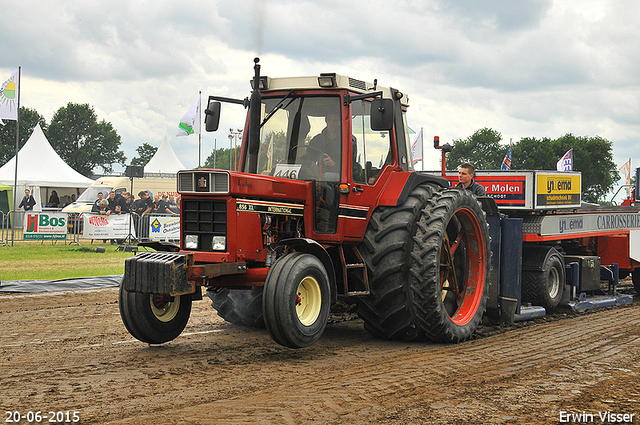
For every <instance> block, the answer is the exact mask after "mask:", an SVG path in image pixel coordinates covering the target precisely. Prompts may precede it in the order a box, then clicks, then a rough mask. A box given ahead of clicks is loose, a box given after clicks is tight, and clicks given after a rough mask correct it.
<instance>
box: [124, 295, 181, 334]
mask: <svg viewBox="0 0 640 425" xmlns="http://www.w3.org/2000/svg"><path fill="white" fill-rule="evenodd" d="M150 297H151V294H141V293H138V292H128V291H126V290H125V289H124V288H123V287H122V285H120V292H119V294H118V304H119V309H120V317H121V318H122V322H123V323H124V326H125V328H127V330H128V331H129V333H130V334H131V335H132V336H133V337H134V338H136V339H138V340H140V341H142V342H146V343H148V344H163V343H165V342H169V341H171V340H174V339H175V338H177V337H178V335H180V334H181V333H182V331H183V330H184V328H185V327H186V325H187V322H188V321H189V315H190V314H191V295H181V296H179V301H178V302H179V303H180V305H179V309H178V310H177V313H176V315H175V317H174V318H173V319H171V320H170V321H165V322H163V321H161V320H159V319H158V318H157V317H156V316H155V315H154V313H153V311H152V309H151V304H150V303H151V301H150ZM176 298H177V297H176Z"/></svg>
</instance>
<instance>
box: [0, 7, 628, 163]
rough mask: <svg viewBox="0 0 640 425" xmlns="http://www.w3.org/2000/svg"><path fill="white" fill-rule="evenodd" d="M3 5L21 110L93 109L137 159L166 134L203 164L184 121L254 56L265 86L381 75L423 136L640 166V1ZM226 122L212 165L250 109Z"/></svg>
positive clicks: (4, 46)
mask: <svg viewBox="0 0 640 425" xmlns="http://www.w3.org/2000/svg"><path fill="white" fill-rule="evenodd" d="M2 10H3V22H5V25H2V26H1V27H0V51H2V52H3V61H2V64H3V66H2V67H0V71H2V72H3V73H4V74H6V75H9V73H10V72H11V71H12V70H13V67H14V66H17V65H21V66H22V68H23V85H22V97H23V99H24V102H23V105H25V106H27V107H31V108H34V109H36V110H38V112H40V113H41V114H42V115H44V116H45V118H46V119H47V120H49V119H50V118H51V116H52V115H53V112H55V110H57V109H58V108H59V107H62V106H64V105H66V104H67V103H68V102H78V103H89V104H90V105H92V106H93V107H94V108H95V110H96V112H97V113H98V116H99V118H100V119H106V120H108V121H111V122H112V123H113V125H114V127H115V128H116V129H117V131H118V133H119V134H120V135H121V136H122V147H123V149H124V150H125V154H126V155H127V157H129V158H132V157H133V156H135V155H136V152H135V148H136V147H138V146H139V145H141V144H142V143H145V142H146V143H150V144H152V145H154V146H159V145H160V143H161V142H162V140H163V139H164V137H165V136H166V135H168V136H169V137H170V140H171V142H172V145H173V146H174V149H175V150H176V152H177V154H178V156H179V157H180V159H181V160H182V162H183V163H184V164H185V165H186V166H189V167H192V166H195V165H197V145H198V142H197V139H196V138H195V137H194V136H190V137H186V138H180V139H174V137H175V136H174V134H175V126H176V125H177V121H178V120H179V118H180V117H181V116H182V115H183V114H184V112H185V111H186V109H188V107H189V105H190V104H191V103H192V102H193V100H194V99H195V98H196V97H197V94H198V91H202V96H203V100H204V99H206V98H207V96H208V95H211V94H215V95H222V96H230V97H237V98H244V97H245V96H247V95H248V94H249V90H250V88H249V84H248V81H249V79H250V78H251V77H252V75H253V69H252V66H253V58H254V57H255V56H260V57H261V64H262V72H263V74H265V75H270V76H287V75H292V76H295V75H316V74H319V73H320V72H338V73H341V74H347V75H350V76H354V77H355V78H359V79H366V80H369V81H372V80H373V79H374V78H377V79H378V81H379V83H380V84H381V85H387V86H393V87H395V88H398V89H400V90H402V91H404V92H406V93H408V94H409V96H410V103H411V108H410V110H409V122H410V124H411V125H412V126H413V127H415V128H420V127H424V128H425V133H427V134H432V135H434V134H438V135H440V137H441V139H442V140H443V141H450V140H454V139H463V138H466V137H468V136H469V135H470V134H472V133H473V132H474V131H475V130H477V129H479V128H482V127H492V128H494V129H496V130H497V131H500V132H501V133H502V134H503V136H504V137H505V140H508V139H509V138H510V137H512V138H514V140H518V138H519V137H527V136H536V137H544V136H546V137H559V136H561V135H563V134H565V133H567V132H571V133H573V134H576V135H586V136H595V135H600V136H602V137H605V138H607V139H608V140H611V141H612V142H613V143H614V157H615V159H616V162H620V164H622V163H623V162H624V161H626V160H627V159H628V157H632V158H633V159H632V163H634V164H639V165H640V156H638V155H640V154H638V153H637V152H638V150H637V140H638V139H639V138H640V123H639V122H638V119H637V117H638V116H640V101H639V100H638V99H640V29H638V26H637V22H636V21H637V19H636V17H637V16H640V3H638V2H635V1H633V0H620V1H616V2H610V1H606V0H585V1H581V2H579V3H576V2H573V1H571V0H531V1H526V2H515V1H510V0H487V1H482V2H477V1H472V0H458V1H455V2H452V1H447V0H426V1H418V2H410V1H408V0H399V1H395V2H391V3H390V2H387V1H383V0H371V1H362V0H356V1H351V2H343V1H340V0H326V1H323V2H318V1H312V0H297V1H296V0H270V1H267V0H216V1H209V2H200V1H195V0H183V1H180V2H172V1H168V0H158V1H154V2H129V1H124V0H115V1H109V2H107V1H104V0H94V1H92V2H85V1H79V0H66V1H64V2H63V1H61V0H52V1H49V2H36V1H35V0H21V1H19V2H15V1H14V2H4V4H3V8H2ZM7 23H11V24H10V25H9V24H7ZM224 112H225V114H224V115H223V122H222V123H221V128H222V129H223V130H222V131H221V132H219V133H216V134H204V135H203V137H202V140H203V146H205V145H206V146H207V147H206V149H207V151H205V148H203V158H206V156H207V155H208V153H209V152H210V150H211V148H212V147H213V145H214V141H215V143H216V145H217V146H220V145H221V144H225V143H226V144H227V145H228V139H227V135H228V134H227V133H225V132H224V129H225V128H227V127H238V126H242V123H243V115H244V113H245V111H244V110H243V108H242V107H237V108H229V109H228V110H225V111H224ZM194 149H195V150H196V152H195V153H194ZM634 155H635V156H634ZM435 168H437V167H435Z"/></svg>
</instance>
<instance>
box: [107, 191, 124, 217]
mask: <svg viewBox="0 0 640 425" xmlns="http://www.w3.org/2000/svg"><path fill="white" fill-rule="evenodd" d="M107 201H109V210H110V211H111V212H114V211H115V210H116V206H120V211H122V210H126V208H127V201H126V200H125V199H124V198H123V197H122V196H120V195H116V192H115V191H113V190H112V191H111V192H109V198H108V199H107Z"/></svg>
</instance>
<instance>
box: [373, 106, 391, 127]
mask: <svg viewBox="0 0 640 425" xmlns="http://www.w3.org/2000/svg"><path fill="white" fill-rule="evenodd" d="M392 128H393V100H392V99H378V98H376V99H373V101H372V102H371V130H373V131H391V129H392Z"/></svg>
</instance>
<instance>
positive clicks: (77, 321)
mask: <svg viewBox="0 0 640 425" xmlns="http://www.w3.org/2000/svg"><path fill="white" fill-rule="evenodd" d="M116 300H117V292H116V291H112V292H109V291H106V292H101V293H84V294H73V295H68V294H67V295H62V296H51V297H30V298H22V299H20V300H17V299H7V298H5V297H0V325H1V326H2V328H3V330H4V331H5V333H4V334H3V337H2V338H0V368H1V370H2V375H3V377H2V385H3V399H2V405H3V406H2V407H5V408H6V409H8V410H16V409H19V410H28V409H34V408H37V407H39V408H40V409H42V410H45V409H47V408H50V409H56V410H63V409H66V410H79V411H80V412H81V417H82V421H83V423H140V424H142V423H149V422H153V423H157V422H158V420H160V421H161V422H162V423H167V424H171V423H216V424H217V423H234V424H235V423H294V424H299V423H311V422H314V423H315V422H322V421H324V422H327V423H356V424H357V423H392V424H394V423H398V424H400V423H403V424H404V423H470V422H474V423H488V422H491V423H516V424H525V423H536V424H539V423H558V412H559V410H560V409H563V408H564V409H569V408H573V409H576V411H582V410H589V409H591V407H590V406H599V407H608V409H609V410H614V409H616V408H620V409H625V408H626V409H631V407H629V406H632V405H633V402H632V401H629V400H633V397H634V396H632V395H630V396H628V397H627V398H624V396H623V394H624V392H626V393H628V394H635V393H640V389H638V388H637V385H638V384H637V383H638V382H639V381H640V379H639V377H638V375H640V369H639V368H638V365H639V364H640V362H638V360H639V359H640V353H639V351H640V348H639V346H640V319H638V317H640V314H638V313H640V305H639V304H637V303H636V304H634V305H632V306H629V307H622V308H615V309H608V310H601V311H598V312H590V313H585V314H577V315H575V316H573V317H569V318H568V319H566V320H555V319H549V320H550V321H548V322H544V321H538V322H535V323H529V324H526V325H520V327H513V328H510V330H507V331H504V332H502V331H501V332H498V333H495V334H493V335H491V336H488V337H483V338H478V339H475V340H471V341H468V342H465V343H462V344H457V345H439V344H428V343H427V344H413V343H403V342H390V341H383V340H379V339H376V338H374V337H372V336H371V335H370V334H369V333H368V332H366V331H365V330H364V329H363V328H362V322H361V321H359V320H354V321H345V322H340V323H337V324H331V325H329V326H328V327H327V331H326V332H325V335H324V336H323V337H322V338H321V340H320V341H319V343H318V344H316V345H314V346H312V347H309V348H307V349H303V350H290V349H287V348H284V347H280V346H278V345H276V344H275V343H273V341H271V339H270V337H269V335H268V333H267V332H266V331H264V330H262V331H261V330H254V329H246V328H239V327H234V326H231V325H229V324H226V323H224V322H222V321H221V319H219V318H217V317H216V315H215V312H214V311H212V310H211V309H210V307H209V304H208V302H201V303H195V304H194V310H193V313H192V316H191V319H190V321H189V324H188V326H187V329H186V330H185V333H183V334H182V335H181V336H180V337H179V338H177V339H176V340H175V341H173V342H171V343H169V344H165V345H163V346H159V347H158V346H148V345H146V344H142V343H139V342H136V341H132V340H131V336H130V335H129V334H128V333H127V332H126V330H125V329H124V326H123V325H122V322H121V320H120V317H119V314H118V306H117V303H115V301H116ZM65 304H68V306H65ZM613 385H615V386H617V388H620V389H622V391H623V393H620V394H618V396H617V398H614V399H611V400H609V401H612V402H611V403H604V402H603V400H605V401H606V400H607V398H611V397H610V396H609V393H608V392H609V391H611V390H610V388H611V386H613ZM634 385H635V386H634ZM603 386H605V389H607V392H603V390H602V389H601V387H603ZM617 391H621V390H617ZM636 398H640V397H636ZM594 408H595V407H594ZM577 409H582V410H577ZM636 410H638V409H636Z"/></svg>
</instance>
